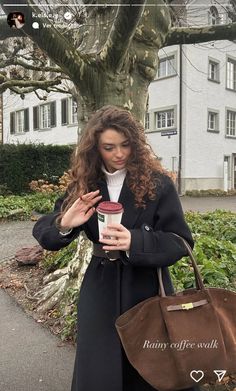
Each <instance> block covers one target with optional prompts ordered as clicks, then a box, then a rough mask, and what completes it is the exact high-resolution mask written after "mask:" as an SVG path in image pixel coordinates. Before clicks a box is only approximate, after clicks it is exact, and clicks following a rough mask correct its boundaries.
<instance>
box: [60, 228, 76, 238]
mask: <svg viewBox="0 0 236 391" xmlns="http://www.w3.org/2000/svg"><path fill="white" fill-rule="evenodd" d="M72 230H73V228H63V229H62V228H61V229H60V231H59V234H60V235H62V236H66V235H69V234H70V233H71V232H72Z"/></svg>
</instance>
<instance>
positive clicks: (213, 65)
mask: <svg viewBox="0 0 236 391" xmlns="http://www.w3.org/2000/svg"><path fill="white" fill-rule="evenodd" d="M219 68H220V67H219V63H218V62H215V61H212V60H209V67H208V69H209V71H208V78H209V80H212V81H219V80H220V77H219Z"/></svg>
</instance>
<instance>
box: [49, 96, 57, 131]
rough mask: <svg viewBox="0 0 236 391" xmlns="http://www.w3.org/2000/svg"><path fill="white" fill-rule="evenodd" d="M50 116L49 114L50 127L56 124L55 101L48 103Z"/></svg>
mask: <svg viewBox="0 0 236 391" xmlns="http://www.w3.org/2000/svg"><path fill="white" fill-rule="evenodd" d="M50 106H51V107H50V116H51V121H50V123H51V128H53V127H55V126H56V101H55V102H52V103H51V105H50Z"/></svg>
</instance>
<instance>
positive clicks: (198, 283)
mask: <svg viewBox="0 0 236 391" xmlns="http://www.w3.org/2000/svg"><path fill="white" fill-rule="evenodd" d="M172 233H173V235H175V236H177V237H178V238H180V239H181V240H182V242H183V243H184V246H185V248H186V250H187V252H188V255H189V258H190V260H191V264H192V267H193V270H194V276H195V282H196V288H197V289H198V290H203V289H205V287H204V284H203V279H202V276H201V273H200V271H199V269H198V266H197V262H196V260H195V258H194V256H193V253H192V249H191V247H190V245H189V244H188V242H187V241H186V240H185V239H184V238H182V237H181V236H179V235H177V234H175V233H174V232H172ZM157 276H158V281H159V287H160V296H161V297H166V293H165V289H164V285H163V279H162V269H161V268H158V269H157Z"/></svg>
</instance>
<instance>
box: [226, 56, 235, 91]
mask: <svg viewBox="0 0 236 391" xmlns="http://www.w3.org/2000/svg"><path fill="white" fill-rule="evenodd" d="M226 87H227V88H229V89H230V90H234V91H235V90H236V61H235V60H232V59H231V58H228V60H227V76H226Z"/></svg>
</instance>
